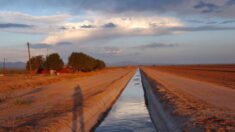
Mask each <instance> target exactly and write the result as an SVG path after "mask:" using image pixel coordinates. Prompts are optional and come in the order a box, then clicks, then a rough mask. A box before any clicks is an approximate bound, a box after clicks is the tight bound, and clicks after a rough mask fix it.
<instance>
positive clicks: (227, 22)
mask: <svg viewBox="0 0 235 132" xmlns="http://www.w3.org/2000/svg"><path fill="white" fill-rule="evenodd" d="M230 23H235V20H226V21H223V22H221V24H230Z"/></svg>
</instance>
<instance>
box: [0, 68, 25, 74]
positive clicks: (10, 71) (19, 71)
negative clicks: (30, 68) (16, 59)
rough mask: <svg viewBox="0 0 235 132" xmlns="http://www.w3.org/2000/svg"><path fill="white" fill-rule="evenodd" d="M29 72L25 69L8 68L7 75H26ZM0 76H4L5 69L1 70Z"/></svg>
mask: <svg viewBox="0 0 235 132" xmlns="http://www.w3.org/2000/svg"><path fill="white" fill-rule="evenodd" d="M25 73H27V70H26V69H25V68H8V69H6V70H5V74H25ZM0 74H3V69H0Z"/></svg>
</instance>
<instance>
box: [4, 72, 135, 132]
mask: <svg viewBox="0 0 235 132" xmlns="http://www.w3.org/2000/svg"><path fill="white" fill-rule="evenodd" d="M134 72H135V68H116V69H113V70H108V71H105V72H101V73H99V74H96V75H92V76H89V77H78V78H73V79H72V80H71V81H68V80H67V81H62V82H57V83H53V84H50V85H47V86H42V87H37V88H34V89H33V90H31V91H27V92H25V93H22V94H21V95H19V96H18V97H15V98H12V99H9V100H7V101H5V102H3V103H1V104H0V131H70V132H71V131H82V132H85V131H89V130H90V129H91V127H92V126H93V125H94V124H96V122H97V120H98V119H99V118H100V116H101V114H102V112H105V111H106V110H107V109H108V108H109V107H110V106H111V104H112V103H113V101H114V100H115V99H116V98H117V96H118V95H119V93H120V92H121V91H122V89H123V88H125V85H126V84H127V82H128V80H129V79H130V78H131V77H132V75H133V74H134Z"/></svg>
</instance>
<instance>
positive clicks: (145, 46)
mask: <svg viewBox="0 0 235 132" xmlns="http://www.w3.org/2000/svg"><path fill="white" fill-rule="evenodd" d="M175 46H177V45H176V44H164V43H151V44H146V45H141V46H137V47H134V48H137V49H153V48H169V47H175Z"/></svg>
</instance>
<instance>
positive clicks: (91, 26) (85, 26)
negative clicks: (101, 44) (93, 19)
mask: <svg viewBox="0 0 235 132" xmlns="http://www.w3.org/2000/svg"><path fill="white" fill-rule="evenodd" d="M80 28H95V26H93V25H82V26H80Z"/></svg>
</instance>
